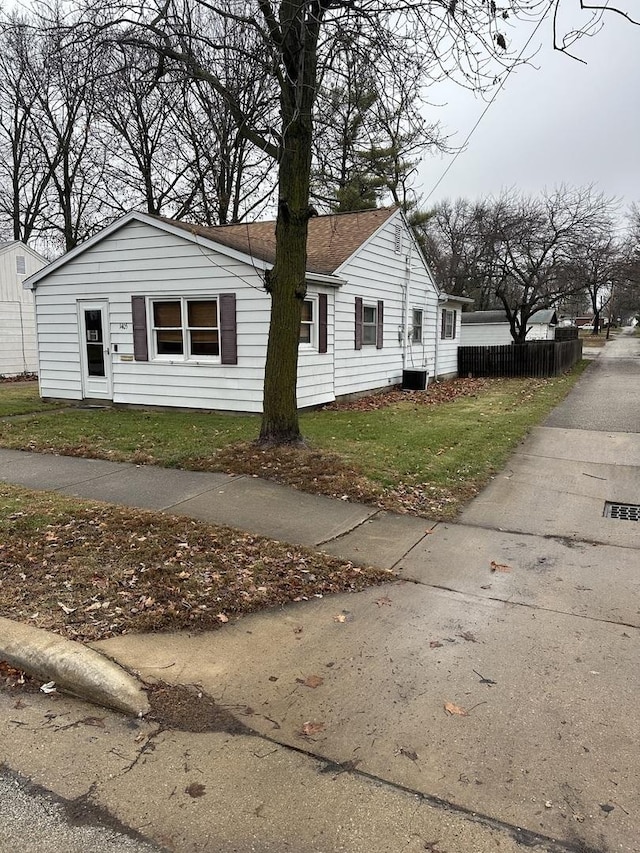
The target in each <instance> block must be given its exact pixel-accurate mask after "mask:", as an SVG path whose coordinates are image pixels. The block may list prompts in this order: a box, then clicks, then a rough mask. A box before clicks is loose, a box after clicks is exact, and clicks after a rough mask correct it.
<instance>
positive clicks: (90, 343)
mask: <svg viewBox="0 0 640 853" xmlns="http://www.w3.org/2000/svg"><path fill="white" fill-rule="evenodd" d="M78 315H79V328H80V361H81V364H82V396H83V397H84V399H89V400H91V399H96V400H111V399H112V398H113V389H112V384H111V346H110V341H109V308H108V303H107V300H106V299H104V300H100V301H99V302H85V301H84V300H80V301H78Z"/></svg>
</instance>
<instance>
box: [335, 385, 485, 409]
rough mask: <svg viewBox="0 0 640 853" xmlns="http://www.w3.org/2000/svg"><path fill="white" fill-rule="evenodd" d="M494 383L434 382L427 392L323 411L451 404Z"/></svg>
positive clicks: (382, 395) (372, 399) (405, 393)
mask: <svg viewBox="0 0 640 853" xmlns="http://www.w3.org/2000/svg"><path fill="white" fill-rule="evenodd" d="M492 383H495V380H494V379H451V380H448V381H447V382H432V383H431V384H430V385H428V386H427V389H426V390H425V391H400V390H393V391H384V392H382V393H380V394H371V395H369V396H367V397H361V398H360V399H359V400H351V401H349V402H344V403H329V405H327V406H323V409H327V410H329V411H340V412H344V411H350V412H371V411H374V410H376V409H384V408H386V407H387V406H392V405H394V404H395V403H411V404H412V405H417V406H435V405H438V404H439V403H450V402H452V401H453V400H457V399H459V398H460V397H475V396H476V395H477V394H478V393H479V392H480V391H483V390H485V389H486V388H488V387H489V386H490V385H491V384H492Z"/></svg>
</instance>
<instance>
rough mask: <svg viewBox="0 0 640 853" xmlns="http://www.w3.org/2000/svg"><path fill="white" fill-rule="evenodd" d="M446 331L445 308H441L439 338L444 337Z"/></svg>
mask: <svg viewBox="0 0 640 853" xmlns="http://www.w3.org/2000/svg"><path fill="white" fill-rule="evenodd" d="M446 333H447V309H446V308H443V309H442V317H441V320H440V338H441V339H444V336H445V335H446Z"/></svg>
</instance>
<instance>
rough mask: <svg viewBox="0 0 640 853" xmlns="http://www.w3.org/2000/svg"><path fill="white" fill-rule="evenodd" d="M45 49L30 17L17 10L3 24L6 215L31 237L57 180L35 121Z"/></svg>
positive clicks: (16, 232) (1, 203)
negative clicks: (40, 64)
mask: <svg viewBox="0 0 640 853" xmlns="http://www.w3.org/2000/svg"><path fill="white" fill-rule="evenodd" d="M39 51H40V41H39V39H38V38H36V37H34V28H33V26H32V23H31V21H30V19H29V18H28V17H26V16H24V15H21V16H18V15H16V14H13V15H11V16H10V17H9V18H8V19H7V20H6V21H5V22H4V25H3V26H2V28H1V29H0V186H1V187H2V190H3V191H2V192H0V215H1V216H3V217H4V218H5V219H6V220H7V221H8V223H10V228H11V232H12V236H13V239H14V240H22V241H23V242H25V243H26V242H28V241H29V240H31V239H32V238H34V237H37V236H38V235H39V232H40V230H41V228H42V224H43V223H42V216H43V213H44V212H45V210H46V207H47V203H48V197H47V192H48V189H49V186H50V183H51V170H50V168H49V164H48V163H47V161H46V157H45V156H44V152H43V151H42V149H41V147H40V146H39V144H38V139H37V137H36V134H35V132H34V126H33V123H34V120H35V114H36V112H37V108H38V86H39V81H38V76H37V74H36V73H34V71H35V66H36V65H37V57H38V55H39Z"/></svg>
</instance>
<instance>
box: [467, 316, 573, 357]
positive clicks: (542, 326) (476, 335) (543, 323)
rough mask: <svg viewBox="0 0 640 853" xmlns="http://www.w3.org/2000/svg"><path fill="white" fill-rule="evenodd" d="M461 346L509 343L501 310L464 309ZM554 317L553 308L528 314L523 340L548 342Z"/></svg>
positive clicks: (554, 324)
mask: <svg viewBox="0 0 640 853" xmlns="http://www.w3.org/2000/svg"><path fill="white" fill-rule="evenodd" d="M461 319H462V341H461V346H463V347H482V346H487V347H488V346H500V345H502V344H511V343H513V338H512V337H511V327H510V326H509V321H508V320H507V316H506V314H505V312H504V311H502V310H500V311H465V312H464V314H463V315H462V318H461ZM557 325H558V318H557V316H556V312H555V311H554V310H553V308H548V309H547V308H545V309H542V310H540V311H536V312H535V314H532V315H531V317H530V318H529V322H528V323H527V337H526V340H527V341H552V340H554V339H555V330H556V326H557Z"/></svg>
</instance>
